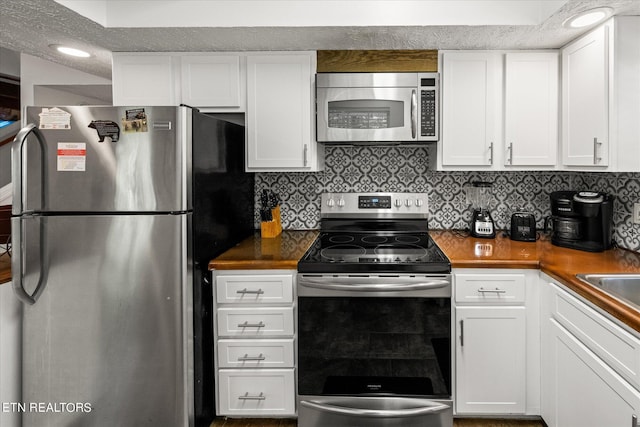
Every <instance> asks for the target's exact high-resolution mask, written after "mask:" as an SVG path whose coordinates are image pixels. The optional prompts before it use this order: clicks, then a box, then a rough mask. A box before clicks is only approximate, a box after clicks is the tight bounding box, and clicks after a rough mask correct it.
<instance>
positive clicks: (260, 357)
mask: <svg viewBox="0 0 640 427" xmlns="http://www.w3.org/2000/svg"><path fill="white" fill-rule="evenodd" d="M265 359H266V357H264V356H263V355H262V353H260V355H258V356H249V355H248V354H246V353H245V355H244V356H240V357H238V361H240V362H248V361H255V360H265Z"/></svg>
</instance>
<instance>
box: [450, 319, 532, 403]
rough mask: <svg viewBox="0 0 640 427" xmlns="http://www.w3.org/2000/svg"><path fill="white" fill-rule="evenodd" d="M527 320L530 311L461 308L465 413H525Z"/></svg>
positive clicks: (460, 379)
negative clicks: (527, 313)
mask: <svg viewBox="0 0 640 427" xmlns="http://www.w3.org/2000/svg"><path fill="white" fill-rule="evenodd" d="M525 321H526V318H525V308H524V307H458V308H457V309H456V325H457V326H458V331H459V332H458V342H457V351H456V356H457V360H456V369H457V376H456V378H457V382H456V385H457V387H456V389H457V393H456V408H457V412H458V413H459V414H460V413H474V414H524V412H525V392H526V370H525V363H526V357H525V349H526V343H525V327H526V326H525Z"/></svg>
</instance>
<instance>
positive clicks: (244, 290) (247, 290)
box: [236, 288, 264, 295]
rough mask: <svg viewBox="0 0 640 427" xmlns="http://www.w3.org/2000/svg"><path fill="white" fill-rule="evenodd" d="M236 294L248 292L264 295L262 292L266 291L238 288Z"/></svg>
mask: <svg viewBox="0 0 640 427" xmlns="http://www.w3.org/2000/svg"><path fill="white" fill-rule="evenodd" d="M236 294H240V295H246V294H256V295H262V294H264V291H263V290H262V289H258V290H257V291H250V290H249V289H247V288H244V289H240V290H237V291H236Z"/></svg>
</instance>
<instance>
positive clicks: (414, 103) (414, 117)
mask: <svg viewBox="0 0 640 427" xmlns="http://www.w3.org/2000/svg"><path fill="white" fill-rule="evenodd" d="M417 122H418V95H417V93H416V90H415V89H413V90H412V91H411V139H416V131H417Z"/></svg>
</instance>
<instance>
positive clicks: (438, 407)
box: [300, 400, 450, 418]
mask: <svg viewBox="0 0 640 427" xmlns="http://www.w3.org/2000/svg"><path fill="white" fill-rule="evenodd" d="M300 405H302V406H306V407H307V408H313V409H316V410H318V411H322V412H330V413H333V414H340V415H351V416H354V417H378V418H408V417H417V416H421V415H429V414H438V413H440V412H444V411H447V410H449V409H450V407H449V405H445V404H444V403H439V402H429V404H428V405H425V406H421V407H417V408H410V409H365V408H349V407H346V406H336V405H331V404H329V403H324V402H318V401H315V400H301V401H300Z"/></svg>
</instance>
